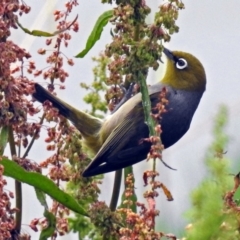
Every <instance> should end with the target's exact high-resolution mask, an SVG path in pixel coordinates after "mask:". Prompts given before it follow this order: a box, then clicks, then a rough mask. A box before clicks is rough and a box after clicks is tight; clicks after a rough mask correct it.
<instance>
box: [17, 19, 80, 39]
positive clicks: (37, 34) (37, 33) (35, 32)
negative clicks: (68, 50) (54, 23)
mask: <svg viewBox="0 0 240 240" xmlns="http://www.w3.org/2000/svg"><path fill="white" fill-rule="evenodd" d="M77 19H78V16H76V17H75V19H74V20H73V21H72V22H71V23H70V24H69V25H68V26H67V27H66V28H64V29H61V30H58V31H55V32H53V33H49V32H45V31H41V30H32V31H30V30H29V29H27V28H25V27H23V26H22V24H21V23H20V22H18V21H17V25H18V26H19V27H20V28H21V29H22V30H23V31H24V32H25V33H27V34H30V35H33V36H35V37H53V36H56V35H57V34H59V33H62V32H64V31H66V30H67V29H69V28H70V27H71V26H72V25H73V24H74V23H75V22H76V21H77Z"/></svg>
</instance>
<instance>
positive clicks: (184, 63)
mask: <svg viewBox="0 0 240 240" xmlns="http://www.w3.org/2000/svg"><path fill="white" fill-rule="evenodd" d="M187 65H188V63H187V61H186V60H185V59H184V58H179V59H178V60H177V62H176V67H177V68H178V69H180V70H182V69H184V68H186V67H187Z"/></svg>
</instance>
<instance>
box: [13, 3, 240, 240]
mask: <svg viewBox="0 0 240 240" xmlns="http://www.w3.org/2000/svg"><path fill="white" fill-rule="evenodd" d="M183 2H184V4H185V10H182V11H181V12H180V14H179V19H178V21H177V25H178V26H179V27H180V31H179V33H178V34H175V35H173V36H172V39H171V42H170V43H169V44H168V45H167V47H168V48H169V49H170V50H182V51H186V52H190V53H192V54H193V55H195V56H197V58H199V60H200V61H201V62H202V63H203V65H204V67H205V70H206V74H207V81H208V82H207V90H206V92H205V94H204V96H203V98H202V100H201V103H200V105H199V107H198V109H197V112H196V114H195V116H194V119H193V122H192V124H191V128H190V130H189V131H188V132H187V134H186V135H185V136H184V137H183V138H182V139H181V140H180V141H179V142H178V143H176V144H175V145H174V146H173V147H171V148H170V149H168V150H165V151H164V153H163V159H164V161H165V162H166V163H167V164H169V165H170V166H171V167H173V168H176V169H177V171H172V170H170V169H168V168H166V167H164V166H163V165H162V164H161V163H160V162H159V163H158V165H157V168H158V170H159V172H160V181H162V182H163V183H164V184H165V185H166V186H167V187H168V188H169V190H170V191H171V193H172V195H173V198H174V201H172V202H168V201H167V200H166V197H165V196H164V194H163V193H162V192H161V191H160V197H158V198H157V201H158V202H157V209H159V210H160V216H159V217H158V226H157V228H158V230H161V231H164V232H171V233H173V234H176V235H178V236H180V234H181V232H182V231H183V228H184V226H186V224H187V223H188V222H187V220H186V218H185V217H184V212H186V210H187V209H188V208H189V207H190V198H189V196H190V194H191V191H192V189H194V188H195V187H196V186H197V185H198V184H199V182H200V181H201V180H202V179H203V178H204V176H206V174H207V171H206V168H205V165H204V156H205V153H206V150H207V148H208V146H209V144H210V143H211V140H212V126H213V122H214V116H215V115H216V113H217V111H218V109H219V106H220V105H222V104H225V105H226V106H227V107H228V113H229V123H228V127H227V129H226V132H227V134H228V135H229V137H230V143H229V146H228V149H225V150H226V151H227V157H228V158H230V159H231V161H232V162H231V168H232V172H231V173H233V174H236V173H237V172H239V169H240V164H239V161H240V124H239V123H240V47H239V43H240V28H239V23H240V14H239V12H240V1H235V0H228V1H223V0H221V1H209V0H201V1H191V0H184V1H183ZM26 3H27V4H28V3H29V4H30V5H31V7H32V10H31V12H30V13H29V14H28V15H26V16H23V17H22V18H21V19H20V22H21V24H22V25H23V26H24V27H26V28H28V29H31V30H33V29H40V30H44V31H47V32H54V31H55V30H56V28H55V27H56V26H55V22H54V19H53V14H52V13H53V11H54V10H56V9H62V8H63V7H62V6H63V4H64V3H63V1H57V0H51V1H35V2H34V3H31V1H28V0H26ZM161 3H162V1H157V0H147V1H146V4H148V5H149V6H150V7H151V8H152V15H151V16H150V17H149V19H148V21H149V23H151V22H152V21H153V18H154V13H155V9H157V8H158V6H159V5H160V4H161ZM110 8H111V6H110V5H107V4H105V5H103V4H101V3H100V0H91V1H79V6H78V7H77V8H75V9H74V13H73V14H72V15H71V16H72V19H70V18H69V21H71V20H73V19H74V18H75V16H76V15H77V14H78V22H79V26H80V28H79V32H78V33H74V34H73V35H72V38H73V39H72V42H70V44H69V47H68V48H67V49H63V52H65V53H66V55H67V56H68V57H73V56H75V55H76V54H77V53H79V52H80V51H81V50H82V49H83V48H84V47H85V43H86V40H87V38H88V36H89V34H90V32H91V30H92V28H93V26H94V24H95V22H96V20H97V18H98V17H99V15H100V14H102V13H103V12H104V11H106V10H108V9H110ZM110 29H111V25H110V24H108V25H107V26H106V27H105V29H104V31H103V34H102V37H101V40H100V41H99V42H97V44H96V45H95V46H94V48H93V49H92V50H91V51H90V52H89V53H88V54H87V56H86V57H85V58H84V59H75V60H74V61H75V65H74V66H73V67H69V69H68V72H69V74H70V77H69V79H67V81H66V90H65V91H59V93H58V94H59V95H58V96H59V97H60V98H62V99H64V100H66V101H67V102H68V103H69V104H71V105H73V106H75V107H76V108H79V109H88V106H87V105H86V104H85V103H84V102H83V101H82V98H83V96H84V95H85V94H86V93H85V91H84V90H83V89H81V88H80V82H88V83H89V82H91V81H93V73H92V68H93V67H94V63H93V61H92V57H93V56H97V55H98V54H99V53H100V52H101V51H104V48H105V45H106V44H107V43H109V42H110V41H111V36H110ZM11 39H12V40H13V41H14V42H15V43H18V44H19V45H20V46H21V47H24V48H25V49H26V50H28V51H30V52H31V53H32V54H33V53H35V55H34V54H33V58H34V59H35V61H36V65H37V68H38V69H41V68H44V67H46V65H47V64H46V62H45V58H44V56H41V55H39V54H37V50H38V49H39V48H42V47H45V45H44V43H45V39H44V38H36V37H33V36H30V35H26V34H25V33H24V32H22V31H21V30H15V31H13V33H12V36H11ZM163 72H164V66H161V67H160V68H159V69H158V71H157V72H154V71H150V74H149V76H148V82H149V84H152V83H154V82H156V81H158V79H159V78H160V77H161V74H163ZM35 81H37V82H39V83H43V80H42V79H41V77H38V78H36V79H35ZM40 142H41V141H37V142H36V144H35V145H34V148H33V150H32V151H31V153H30V155H29V156H28V157H29V158H30V159H33V160H34V161H36V162H40V161H42V160H44V159H45V158H46V157H47V156H48V155H47V154H48V152H47V151H45V146H44V147H43V146H41V144H40ZM147 165H148V163H146V162H142V163H139V164H137V165H135V166H134V172H135V173H136V176H137V178H136V192H137V194H138V197H139V200H140V201H141V196H142V192H143V181H142V172H143V170H145V169H147V168H148V166H147ZM137 173H139V174H137ZM112 182H113V174H112V173H110V174H106V175H105V177H104V180H103V184H102V186H101V189H102V194H101V196H100V200H104V201H106V203H107V204H108V203H109V200H110V197H111V195H110V193H111V191H109V189H112ZM9 188H10V187H9ZM23 192H24V196H23V197H24V199H23V203H24V205H23V214H24V215H23V223H24V224H29V222H30V221H31V220H32V219H33V218H34V217H41V216H42V213H43V207H42V206H41V205H40V204H39V202H38V201H37V200H36V197H35V192H34V189H33V188H31V187H28V186H27V185H23ZM206 194H207V193H206ZM142 201H144V200H142ZM163 220H164V221H163ZM23 229H24V230H23V231H25V232H28V233H30V234H31V235H32V239H36V238H37V236H38V233H33V231H32V230H31V229H30V228H28V227H27V226H23ZM59 239H77V236H75V235H71V236H65V237H62V238H59Z"/></svg>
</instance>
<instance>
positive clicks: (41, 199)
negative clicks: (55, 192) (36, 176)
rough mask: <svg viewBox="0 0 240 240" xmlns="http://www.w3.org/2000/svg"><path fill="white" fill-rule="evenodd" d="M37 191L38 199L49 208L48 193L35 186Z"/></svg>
mask: <svg viewBox="0 0 240 240" xmlns="http://www.w3.org/2000/svg"><path fill="white" fill-rule="evenodd" d="M35 192H36V195H37V199H38V201H39V202H40V203H41V205H42V206H43V207H44V208H45V209H46V210H47V209H48V205H47V201H46V195H45V194H44V192H43V191H41V190H39V189H38V188H35Z"/></svg>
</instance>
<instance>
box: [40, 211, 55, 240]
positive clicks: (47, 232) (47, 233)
mask: <svg viewBox="0 0 240 240" xmlns="http://www.w3.org/2000/svg"><path fill="white" fill-rule="evenodd" d="M44 217H45V218H46V219H47V221H48V226H47V228H44V229H43V230H42V232H41V234H40V237H39V240H47V239H48V238H49V237H51V236H52V235H53V233H54V231H55V229H56V217H55V216H54V215H53V214H52V213H51V212H49V211H47V210H45V211H44Z"/></svg>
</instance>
